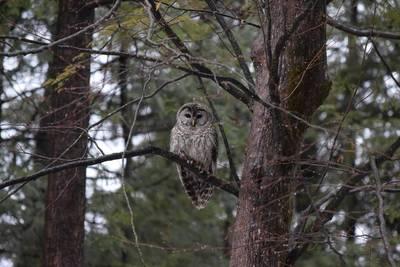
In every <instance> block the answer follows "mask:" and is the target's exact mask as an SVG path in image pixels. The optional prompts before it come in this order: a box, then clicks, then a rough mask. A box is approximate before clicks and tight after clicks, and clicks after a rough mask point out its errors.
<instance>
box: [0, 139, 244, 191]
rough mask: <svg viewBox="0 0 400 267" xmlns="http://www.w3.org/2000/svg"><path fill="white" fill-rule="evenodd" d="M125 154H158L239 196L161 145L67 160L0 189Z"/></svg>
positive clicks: (118, 157)
mask: <svg viewBox="0 0 400 267" xmlns="http://www.w3.org/2000/svg"><path fill="white" fill-rule="evenodd" d="M123 155H124V157H125V158H132V157H140V156H146V155H149V156H155V155H157V156H160V157H163V158H165V159H168V160H170V161H173V162H175V163H177V164H179V165H181V166H183V167H185V168H187V169H189V170H190V171H191V172H193V173H194V174H196V175H197V176H198V177H200V178H201V179H204V180H206V181H207V182H209V183H211V184H212V185H214V186H216V187H218V188H220V189H221V190H223V191H225V192H228V193H230V194H232V195H234V196H238V194H239V192H238V189H237V188H236V187H235V186H233V185H232V184H230V183H228V182H225V181H223V180H221V179H219V178H217V177H215V176H213V175H210V176H208V175H206V174H204V173H203V172H202V171H201V170H200V169H198V168H197V166H195V165H194V164H189V163H188V162H187V161H186V160H184V159H182V158H180V157H179V156H178V155H176V154H174V153H171V152H169V151H166V150H164V149H161V148H159V147H154V146H149V147H145V148H142V149H137V150H130V151H126V152H125V153H123V152H119V153H112V154H108V155H105V156H102V157H97V158H92V159H83V160H74V161H71V162H67V163H64V164H60V165H56V166H53V167H49V168H46V169H43V170H41V171H38V172H36V173H34V174H32V175H28V176H23V177H20V178H16V179H12V180H9V181H6V182H3V183H0V190H1V189H4V188H6V187H10V186H13V185H18V184H23V183H26V182H31V181H35V180H37V179H38V178H40V177H43V176H45V175H48V174H50V173H56V172H59V171H62V170H66V169H70V168H76V167H81V166H92V165H96V164H100V163H102V162H106V161H112V160H118V159H121V158H122V156H123Z"/></svg>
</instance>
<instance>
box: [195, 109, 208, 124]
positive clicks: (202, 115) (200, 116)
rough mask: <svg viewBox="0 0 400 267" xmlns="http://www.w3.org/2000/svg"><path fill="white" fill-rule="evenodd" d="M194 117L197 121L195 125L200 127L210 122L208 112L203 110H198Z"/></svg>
mask: <svg viewBox="0 0 400 267" xmlns="http://www.w3.org/2000/svg"><path fill="white" fill-rule="evenodd" d="M193 115H194V117H195V118H194V120H195V121H196V123H195V124H197V125H199V126H204V125H205V124H206V123H207V121H208V117H207V112H206V111H205V110H203V109H198V110H196V112H195V114H193Z"/></svg>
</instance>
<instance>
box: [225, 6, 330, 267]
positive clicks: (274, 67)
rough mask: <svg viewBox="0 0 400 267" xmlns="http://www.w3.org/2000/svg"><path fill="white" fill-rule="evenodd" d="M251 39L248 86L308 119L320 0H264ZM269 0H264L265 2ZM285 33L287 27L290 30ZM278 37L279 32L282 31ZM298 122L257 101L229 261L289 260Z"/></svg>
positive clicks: (324, 85) (321, 74) (317, 63)
mask: <svg viewBox="0 0 400 267" xmlns="http://www.w3.org/2000/svg"><path fill="white" fill-rule="evenodd" d="M266 2H267V3H266V6H265V7H259V8H260V9H262V10H260V11H261V12H259V13H260V14H265V19H264V22H263V25H262V27H263V33H260V35H259V37H258V39H257V40H255V42H254V44H253V51H252V57H253V62H254V64H255V67H256V78H257V83H256V92H257V94H258V95H259V96H260V97H261V98H262V99H263V100H265V101H266V102H270V103H273V104H274V105H277V106H280V107H281V108H282V109H284V110H286V111H288V112H290V113H291V114H295V115H297V116H299V117H302V118H303V119H305V120H308V119H309V118H310V116H311V115H312V114H313V112H314V111H315V110H316V109H317V108H318V107H319V106H320V105H321V103H322V102H323V101H324V99H325V98H326V96H327V94H328V92H329V88H330V83H329V82H328V80H327V78H326V48H325V42H326V37H325V20H324V14H325V1H317V0H316V1H301V0H287V1H280V0H270V1H266ZM268 2H269V3H268ZM291 32H292V33H291ZM285 36H286V37H285ZM305 129H306V124H304V123H302V122H301V121H299V120H298V119H295V118H294V117H292V116H290V115H288V113H287V112H281V111H280V110H278V109H272V108H266V107H265V105H262V104H260V103H258V102H256V103H255V104H254V107H253V117H252V122H251V128H250V133H249V137H248V141H247V149H246V158H245V162H244V168H243V173H242V182H241V189H240V194H239V204H238V213H237V217H236V222H235V225H234V233H233V242H232V248H231V255H232V256H231V264H230V266H231V267H259V266H268V267H273V266H290V265H292V264H293V263H292V262H290V259H288V253H289V250H290V246H291V245H292V244H291V243H290V242H289V240H290V236H289V234H290V231H289V230H290V225H291V220H292V212H291V211H292V207H291V206H292V205H291V201H292V196H293V193H294V192H293V188H294V183H295V182H296V181H295V180H296V179H297V178H296V179H295V177H297V176H298V175H299V174H296V173H295V168H294V166H295V161H296V159H297V157H298V152H299V148H300V146H301V143H302V138H303V133H304V131H305Z"/></svg>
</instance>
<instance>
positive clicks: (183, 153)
mask: <svg viewBox="0 0 400 267" xmlns="http://www.w3.org/2000/svg"><path fill="white" fill-rule="evenodd" d="M170 151H171V152H173V153H175V154H178V155H179V156H180V157H181V158H184V159H186V160H187V161H189V162H192V163H193V164H195V165H197V166H198V168H199V169H201V170H202V171H203V172H205V173H207V174H214V173H215V169H216V163H217V153H218V135H217V131H216V130H215V128H214V118H213V115H212V113H211V112H210V110H209V109H208V107H207V106H205V105H203V104H199V103H186V104H184V105H183V106H182V107H181V108H180V109H179V110H178V112H177V114H176V124H175V126H174V127H173V128H172V131H171V140H170ZM177 169H178V175H179V179H180V180H181V182H182V185H183V188H184V189H185V191H186V193H187V195H188V196H189V197H190V199H191V200H192V203H193V205H194V206H195V207H196V208H197V209H202V208H204V207H205V206H206V205H207V202H208V200H209V199H210V197H211V195H212V192H213V186H212V185H211V184H209V183H207V182H205V181H204V180H203V179H201V178H199V177H198V176H196V175H195V174H194V173H192V172H191V171H189V170H188V169H187V168H184V167H181V166H180V165H177Z"/></svg>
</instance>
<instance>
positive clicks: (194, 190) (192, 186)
mask: <svg viewBox="0 0 400 267" xmlns="http://www.w3.org/2000/svg"><path fill="white" fill-rule="evenodd" d="M180 173H181V175H180V178H181V182H182V184H183V188H184V189H185V192H186V194H187V195H188V196H189V198H190V199H191V201H192V204H193V205H194V206H195V207H196V208H197V209H203V208H205V207H206V206H207V203H208V201H209V200H210V198H211V196H212V194H213V189H214V188H213V186H212V185H211V184H209V183H207V182H205V181H203V180H202V179H201V178H199V177H197V176H196V175H195V174H193V173H192V172H191V171H189V170H186V169H185V168H182V169H181V172H180Z"/></svg>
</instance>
